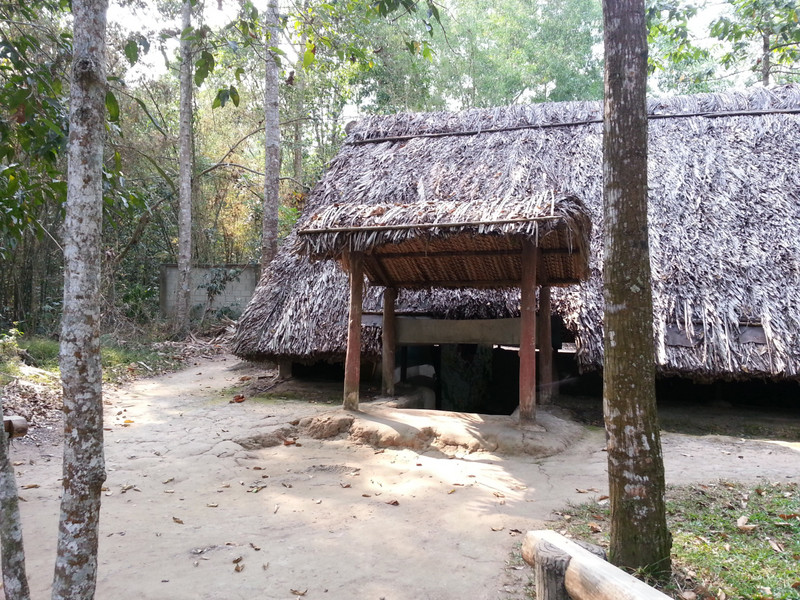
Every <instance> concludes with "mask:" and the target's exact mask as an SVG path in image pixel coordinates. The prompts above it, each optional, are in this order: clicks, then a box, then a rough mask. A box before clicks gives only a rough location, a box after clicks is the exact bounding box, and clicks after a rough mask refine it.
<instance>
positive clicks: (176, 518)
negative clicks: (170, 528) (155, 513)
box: [172, 517, 183, 525]
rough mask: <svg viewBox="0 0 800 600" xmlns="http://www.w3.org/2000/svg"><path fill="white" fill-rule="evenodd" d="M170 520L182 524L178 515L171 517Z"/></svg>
mask: <svg viewBox="0 0 800 600" xmlns="http://www.w3.org/2000/svg"><path fill="white" fill-rule="evenodd" d="M172 520H173V521H174V522H175V523H177V524H178V525H183V521H182V520H181V519H179V518H178V517H172Z"/></svg>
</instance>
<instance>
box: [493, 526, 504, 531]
mask: <svg viewBox="0 0 800 600" xmlns="http://www.w3.org/2000/svg"><path fill="white" fill-rule="evenodd" d="M503 529H505V528H504V527H492V531H503Z"/></svg>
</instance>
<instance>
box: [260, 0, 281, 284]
mask: <svg viewBox="0 0 800 600" xmlns="http://www.w3.org/2000/svg"><path fill="white" fill-rule="evenodd" d="M266 21H267V39H266V45H267V64H266V72H265V76H264V149H265V155H266V159H265V164H264V215H263V221H262V234H261V268H262V270H263V269H266V268H267V266H268V265H269V263H270V262H271V261H272V259H273V258H274V257H275V254H276V253H277V252H278V197H279V194H280V187H279V184H280V179H279V178H280V174H281V173H280V171H281V127H280V114H279V111H278V86H279V73H278V70H279V67H278V56H277V55H276V54H275V53H273V52H272V51H270V50H269V47H270V46H276V45H277V43H278V26H279V16H278V3H277V1H276V0H269V4H268V5H267V18H266Z"/></svg>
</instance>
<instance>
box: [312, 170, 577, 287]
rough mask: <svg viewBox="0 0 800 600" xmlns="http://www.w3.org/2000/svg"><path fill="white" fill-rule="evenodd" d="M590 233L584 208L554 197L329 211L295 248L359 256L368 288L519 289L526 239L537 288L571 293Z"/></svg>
mask: <svg viewBox="0 0 800 600" xmlns="http://www.w3.org/2000/svg"><path fill="white" fill-rule="evenodd" d="M425 175H426V174H420V182H422V181H424V180H425V179H426V177H425ZM463 179H468V176H465V177H464V178H463ZM420 185H422V184H420ZM590 231H591V223H590V221H589V217H588V214H587V212H586V208H585V207H584V205H583V203H582V202H581V201H580V200H579V199H578V198H575V197H572V196H568V197H565V198H558V199H556V197H555V196H554V195H553V194H552V193H550V194H548V195H546V196H542V195H540V196H538V197H536V198H531V197H528V198H521V199H520V198H506V199H501V200H498V201H496V202H483V201H480V202H479V201H471V202H454V201H452V200H441V201H438V202H436V201H421V202H415V203H412V204H400V203H396V204H387V203H380V204H366V205H350V204H335V205H333V206H328V207H326V208H324V209H323V210H321V211H320V212H318V213H314V214H312V215H311V216H310V217H309V218H308V219H307V221H306V226H305V227H304V228H303V229H300V230H299V231H298V234H299V242H300V243H299V244H298V246H299V251H300V252H301V253H303V254H307V255H310V256H311V257H312V258H314V259H325V258H337V259H343V258H344V253H345V252H362V253H364V254H365V256H364V264H365V271H366V275H367V279H369V281H370V283H372V284H374V285H381V286H387V287H394V288H407V289H408V288H412V289H413V288H417V289H419V288H431V287H448V288H460V289H463V288H492V289H498V288H504V287H517V288H518V287H519V285H520V281H521V280H522V244H523V240H525V239H528V240H530V241H531V243H533V245H535V246H537V247H538V248H539V252H540V261H539V262H540V268H539V269H538V279H539V281H547V282H548V283H549V284H550V285H570V284H576V283H579V282H580V281H581V280H583V279H586V278H587V277H588V252H589V233H590Z"/></svg>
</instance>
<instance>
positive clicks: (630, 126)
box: [603, 0, 672, 575]
mask: <svg viewBox="0 0 800 600" xmlns="http://www.w3.org/2000/svg"><path fill="white" fill-rule="evenodd" d="M644 14H645V13H644V2H643V0H604V2H603V16H604V21H605V116H604V132H603V133H604V135H603V163H604V164H603V172H604V188H605V189H604V218H603V222H604V227H605V239H604V256H603V269H604V275H603V282H604V286H605V290H604V296H605V334H604V351H605V365H604V377H603V405H604V412H605V422H606V436H607V448H608V478H609V487H610V497H611V546H610V549H609V554H610V559H611V561H612V562H613V563H614V564H616V565H619V566H623V567H628V568H631V569H638V568H644V569H647V570H650V571H652V572H653V573H654V574H656V575H663V574H667V573H669V571H670V558H669V552H670V546H671V542H672V540H671V536H670V534H669V531H668V530H667V524H666V516H665V510H664V463H663V458H662V454H661V438H660V433H659V427H658V414H657V412H656V399H655V364H654V356H655V349H654V344H653V299H652V287H651V283H650V275H651V274H650V258H649V240H648V225H647V102H646V75H647V31H646V27H645V17H644Z"/></svg>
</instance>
